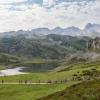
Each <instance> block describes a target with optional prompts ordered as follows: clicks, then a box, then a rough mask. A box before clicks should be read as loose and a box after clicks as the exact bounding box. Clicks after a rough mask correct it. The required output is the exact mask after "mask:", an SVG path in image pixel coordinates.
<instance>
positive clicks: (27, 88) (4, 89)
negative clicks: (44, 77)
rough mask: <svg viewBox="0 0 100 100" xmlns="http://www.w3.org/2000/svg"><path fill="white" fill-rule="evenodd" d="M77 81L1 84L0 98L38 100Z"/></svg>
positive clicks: (1, 99)
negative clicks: (40, 83)
mask: <svg viewBox="0 0 100 100" xmlns="http://www.w3.org/2000/svg"><path fill="white" fill-rule="evenodd" d="M76 83H77V82H68V83H66V84H52V85H0V100H36V99H37V98H40V97H43V96H47V95H49V94H52V93H55V92H57V91H62V90H64V89H65V88H66V87H69V86H71V85H73V84H76Z"/></svg>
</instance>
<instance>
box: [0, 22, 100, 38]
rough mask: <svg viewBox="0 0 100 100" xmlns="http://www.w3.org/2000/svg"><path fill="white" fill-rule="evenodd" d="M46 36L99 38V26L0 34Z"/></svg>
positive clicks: (37, 29) (3, 34) (39, 29)
mask: <svg viewBox="0 0 100 100" xmlns="http://www.w3.org/2000/svg"><path fill="white" fill-rule="evenodd" d="M48 34H58V35H69V36H89V37H98V36H99V37H100V25H99V24H91V23H88V24H87V25H86V26H85V28H84V29H83V30H82V29H79V28H78V27H75V26H72V27H67V28H61V27H56V28H54V29H48V28H36V29H32V30H31V31H29V30H28V31H24V30H19V31H11V32H4V33H0V37H2V36H8V37H9V36H14V35H26V36H27V37H31V38H32V37H40V36H44V35H48Z"/></svg>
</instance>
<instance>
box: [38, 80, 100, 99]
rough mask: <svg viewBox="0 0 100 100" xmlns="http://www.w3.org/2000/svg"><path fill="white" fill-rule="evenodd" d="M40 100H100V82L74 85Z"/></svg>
mask: <svg viewBox="0 0 100 100" xmlns="http://www.w3.org/2000/svg"><path fill="white" fill-rule="evenodd" d="M38 100H100V80H95V81H91V82H84V83H81V84H77V85H73V86H71V87H69V88H66V89H65V90H63V91H61V92H57V93H55V94H52V95H49V96H47V97H44V98H41V99H38Z"/></svg>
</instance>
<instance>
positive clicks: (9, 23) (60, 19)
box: [0, 0, 100, 32]
mask: <svg viewBox="0 0 100 100" xmlns="http://www.w3.org/2000/svg"><path fill="white" fill-rule="evenodd" d="M99 12H100V0H0V32H5V31H14V30H20V29H23V30H31V29H32V28H37V27H48V28H55V27H58V26H59V27H63V28H65V27H68V26H76V27H79V28H84V26H85V25H86V24H87V23H97V24H100V19H99V18H100V13H99Z"/></svg>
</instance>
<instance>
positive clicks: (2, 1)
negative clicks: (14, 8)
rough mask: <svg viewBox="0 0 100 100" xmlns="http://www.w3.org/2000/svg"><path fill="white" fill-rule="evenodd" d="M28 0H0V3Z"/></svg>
mask: <svg viewBox="0 0 100 100" xmlns="http://www.w3.org/2000/svg"><path fill="white" fill-rule="evenodd" d="M23 1H26V0H0V4H8V3H19V2H23Z"/></svg>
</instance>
